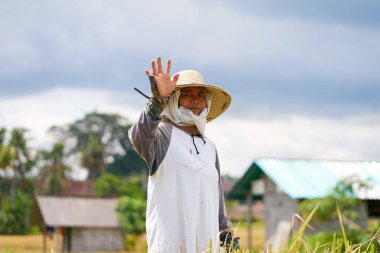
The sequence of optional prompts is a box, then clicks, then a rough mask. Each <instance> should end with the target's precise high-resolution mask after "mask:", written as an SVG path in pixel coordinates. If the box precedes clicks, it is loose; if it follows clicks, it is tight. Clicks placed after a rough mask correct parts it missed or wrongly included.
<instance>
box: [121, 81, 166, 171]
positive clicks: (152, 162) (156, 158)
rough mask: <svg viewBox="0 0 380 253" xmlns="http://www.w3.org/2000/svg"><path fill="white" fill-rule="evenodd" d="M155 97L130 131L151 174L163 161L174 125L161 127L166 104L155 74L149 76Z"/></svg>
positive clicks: (131, 137)
mask: <svg viewBox="0 0 380 253" xmlns="http://www.w3.org/2000/svg"><path fill="white" fill-rule="evenodd" d="M149 81H150V84H151V90H152V95H153V98H151V99H150V100H149V102H148V104H147V106H146V108H145V110H144V111H143V112H142V113H141V114H140V117H139V119H138V120H137V121H136V122H135V123H134V124H133V125H132V127H131V128H130V129H129V131H128V137H129V139H130V141H131V143H132V145H133V147H134V148H135V150H136V152H137V153H138V154H139V155H140V156H141V157H142V158H143V159H144V160H145V162H146V163H147V164H148V167H149V175H153V174H154V173H155V172H156V171H157V169H158V167H159V165H160V163H161V162H162V160H163V158H164V157H165V154H166V152H167V149H168V147H169V143H170V137H171V130H172V126H171V125H169V124H165V125H162V124H161V125H162V126H161V127H159V125H160V122H161V117H160V114H161V112H162V110H163V108H164V106H165V103H164V101H163V100H162V99H161V98H160V97H159V96H158V93H157V90H156V86H155V81H154V77H153V76H149Z"/></svg>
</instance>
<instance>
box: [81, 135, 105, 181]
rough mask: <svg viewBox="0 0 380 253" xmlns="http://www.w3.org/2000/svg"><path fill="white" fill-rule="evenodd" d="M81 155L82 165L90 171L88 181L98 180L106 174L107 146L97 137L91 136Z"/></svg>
mask: <svg viewBox="0 0 380 253" xmlns="http://www.w3.org/2000/svg"><path fill="white" fill-rule="evenodd" d="M81 153H82V158H81V165H82V166H83V167H85V168H87V169H88V171H89V174H88V176H87V179H96V178H98V177H99V176H100V175H101V174H102V173H104V172H105V145H104V144H103V143H102V142H101V141H100V139H99V138H98V137H97V136H95V135H90V137H89V140H88V143H87V145H86V146H85V147H83V149H82V150H81Z"/></svg>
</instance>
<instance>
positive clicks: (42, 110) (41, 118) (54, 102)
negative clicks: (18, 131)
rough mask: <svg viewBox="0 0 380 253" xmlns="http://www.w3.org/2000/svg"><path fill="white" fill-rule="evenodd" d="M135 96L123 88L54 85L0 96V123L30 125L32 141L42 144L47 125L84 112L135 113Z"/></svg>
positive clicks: (35, 143)
mask: <svg viewBox="0 0 380 253" xmlns="http://www.w3.org/2000/svg"><path fill="white" fill-rule="evenodd" d="M136 96H137V95H135V94H129V93H126V92H121V93H120V92H117V93H116V92H115V93H112V92H107V91H104V90H96V89H84V88H76V89H67V88H56V89H52V90H50V91H46V92H43V93H40V94H36V95H31V96H24V97H17V98H8V99H3V100H1V101H0V118H1V124H2V125H3V126H5V127H7V128H14V127H25V128H27V129H30V131H31V133H30V135H31V137H32V145H34V146H36V147H41V146H45V147H46V144H49V140H50V138H49V136H48V135H47V131H48V129H49V128H50V127H51V126H53V125H56V126H60V125H65V124H69V123H72V122H73V121H74V120H77V119H80V118H82V117H83V116H84V115H85V114H86V113H89V112H93V111H97V112H108V113H118V114H120V115H122V116H125V117H128V118H132V117H136V116H137V115H138V109H137V108H136V106H135V105H134V104H133V103H134V101H135V100H136V98H135V97H136ZM142 107H143V105H142V106H141V108H142Z"/></svg>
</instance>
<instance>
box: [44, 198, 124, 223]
mask: <svg viewBox="0 0 380 253" xmlns="http://www.w3.org/2000/svg"><path fill="white" fill-rule="evenodd" d="M37 203H38V206H39V208H40V210H41V214H42V217H43V219H44V222H45V224H46V225H49V226H60V227H107V228H116V227H119V222H118V218H117V213H116V205H117V199H99V198H73V197H52V196H37Z"/></svg>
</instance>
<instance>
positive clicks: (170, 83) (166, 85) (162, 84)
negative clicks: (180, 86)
mask: <svg viewBox="0 0 380 253" xmlns="http://www.w3.org/2000/svg"><path fill="white" fill-rule="evenodd" d="M170 67H171V60H170V59H168V61H167V63H166V69H165V72H164V71H163V69H162V62H161V57H160V56H158V57H157V66H156V62H155V61H154V60H152V72H150V71H149V70H145V73H146V74H147V75H149V76H151V75H152V76H154V79H155V80H156V88H157V91H158V95H160V97H162V98H166V97H169V96H170V95H171V94H172V92H173V91H174V89H175V86H176V84H177V80H178V77H179V74H178V73H177V74H175V75H174V76H173V77H172V78H171V77H170Z"/></svg>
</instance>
